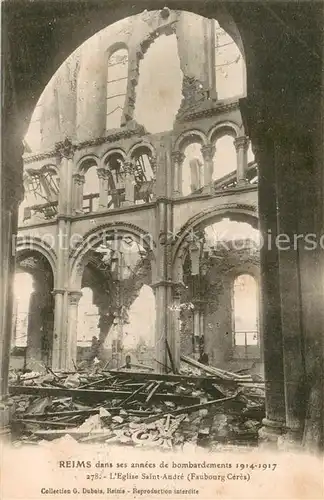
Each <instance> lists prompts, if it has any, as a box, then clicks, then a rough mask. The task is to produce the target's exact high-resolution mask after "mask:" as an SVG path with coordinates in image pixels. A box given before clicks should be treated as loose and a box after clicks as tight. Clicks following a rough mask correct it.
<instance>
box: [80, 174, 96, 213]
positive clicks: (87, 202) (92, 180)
mask: <svg viewBox="0 0 324 500" xmlns="http://www.w3.org/2000/svg"><path fill="white" fill-rule="evenodd" d="M84 180H85V182H84V187H83V205H82V209H83V212H85V213H91V212H96V211H97V210H98V208H99V178H98V175H97V170H96V166H91V167H89V168H88V170H87V171H86V172H85V174H84Z"/></svg>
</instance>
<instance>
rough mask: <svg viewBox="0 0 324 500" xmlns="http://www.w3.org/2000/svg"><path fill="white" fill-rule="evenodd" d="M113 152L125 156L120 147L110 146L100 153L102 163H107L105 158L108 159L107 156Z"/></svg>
mask: <svg viewBox="0 0 324 500" xmlns="http://www.w3.org/2000/svg"><path fill="white" fill-rule="evenodd" d="M113 154H120V155H121V156H122V157H123V158H124V159H125V158H126V153H125V151H124V150H123V149H122V148H112V149H109V150H108V151H106V152H105V153H104V154H103V155H102V157H101V161H102V164H103V165H105V164H106V163H107V160H109V157H110V156H112V155H113Z"/></svg>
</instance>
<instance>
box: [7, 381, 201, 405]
mask: <svg viewBox="0 0 324 500" xmlns="http://www.w3.org/2000/svg"><path fill="white" fill-rule="evenodd" d="M9 394H10V395H20V394H30V395H33V396H39V397H40V396H51V397H57V396H62V397H64V396H67V397H75V398H81V399H85V400H86V401H87V402H90V401H105V400H109V399H123V398H128V397H129V396H133V394H134V393H133V392H131V391H118V390H116V391H114V390H111V389H110V390H91V389H69V388H61V387H41V386H23V385H11V386H9ZM146 398H147V394H146V393H141V392H139V393H137V394H136V399H137V400H138V401H145V400H146ZM152 400H155V401H174V402H176V403H178V404H181V403H187V404H189V403H192V404H194V403H199V401H200V399H199V398H198V397H194V396H188V395H182V394H181V395H180V394H169V393H166V394H165V393H155V394H153V396H152Z"/></svg>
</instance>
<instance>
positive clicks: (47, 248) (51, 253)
mask: <svg viewBox="0 0 324 500" xmlns="http://www.w3.org/2000/svg"><path fill="white" fill-rule="evenodd" d="M28 251H36V252H39V253H40V254H42V255H43V256H44V257H45V258H46V260H47V261H48V263H49V265H50V267H51V270H52V273H53V278H54V283H55V282H56V262H57V257H56V252H55V250H54V249H53V247H52V246H51V245H50V244H49V243H47V242H46V241H45V240H44V239H41V238H36V237H33V236H18V238H17V240H16V246H15V255H16V258H19V256H20V255H22V253H24V252H28Z"/></svg>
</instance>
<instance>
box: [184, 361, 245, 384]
mask: <svg viewBox="0 0 324 500" xmlns="http://www.w3.org/2000/svg"><path fill="white" fill-rule="evenodd" d="M180 359H181V361H184V362H185V363H187V364H188V365H191V366H194V367H195V368H199V369H200V370H203V371H205V372H206V373H210V374H211V375H216V376H218V377H219V378H221V379H223V380H238V381H240V382H242V381H245V380H252V377H251V376H249V375H248V376H246V375H238V374H237V373H232V372H228V371H225V370H221V369H219V368H215V367H214V366H209V365H208V366H207V365H203V364H202V363H199V361H196V360H195V359H192V358H190V357H189V356H184V355H181V356H180Z"/></svg>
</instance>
